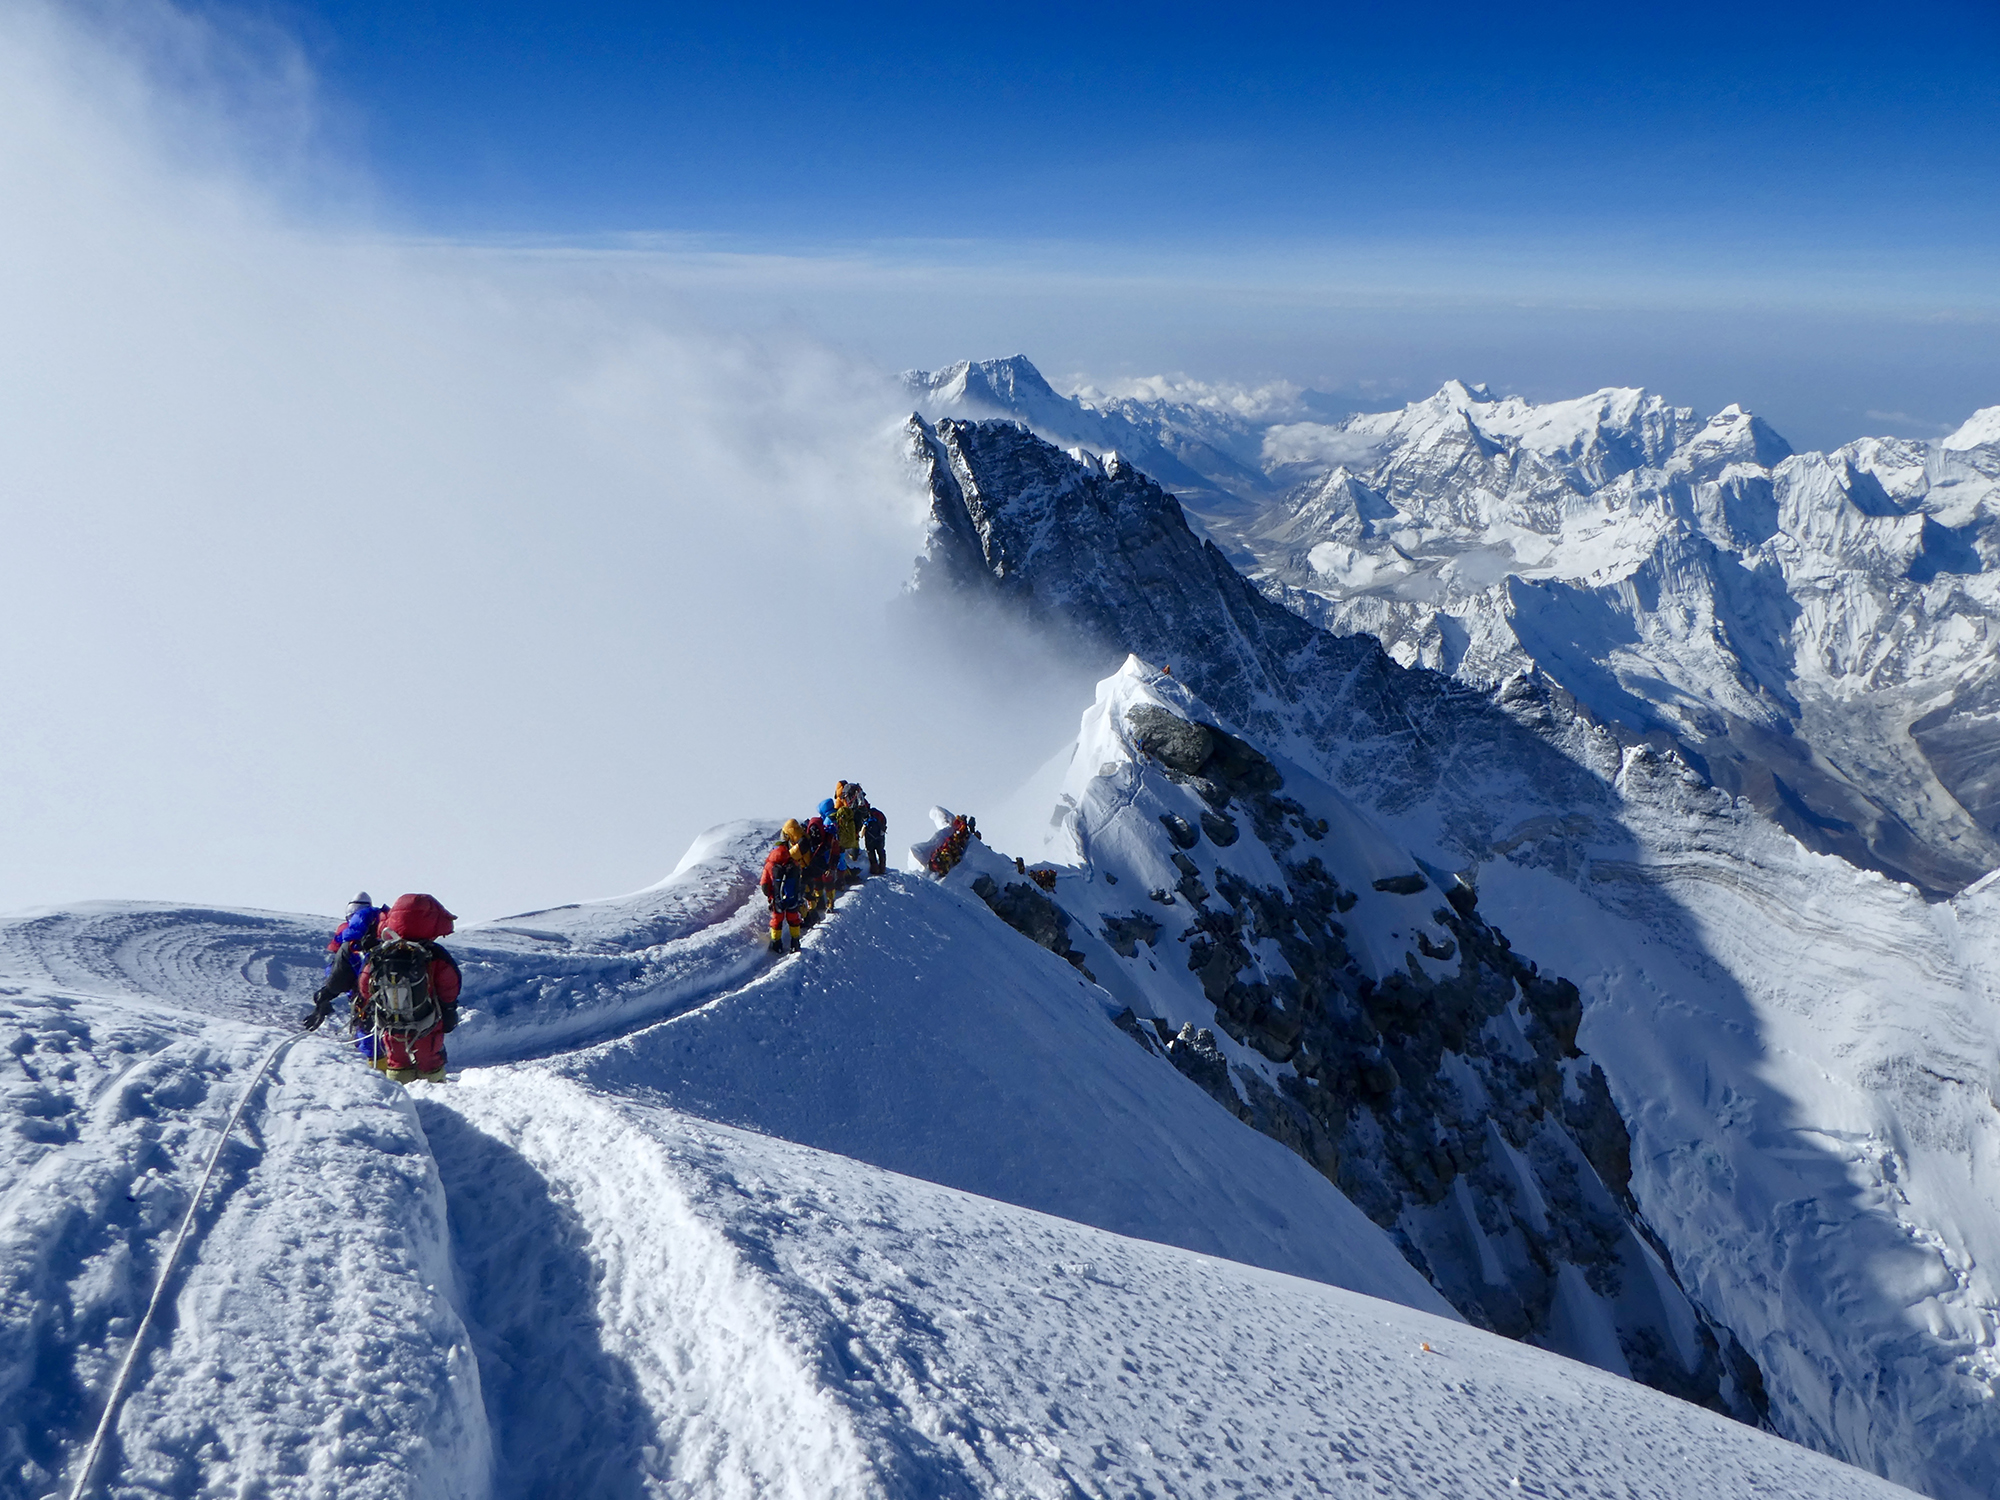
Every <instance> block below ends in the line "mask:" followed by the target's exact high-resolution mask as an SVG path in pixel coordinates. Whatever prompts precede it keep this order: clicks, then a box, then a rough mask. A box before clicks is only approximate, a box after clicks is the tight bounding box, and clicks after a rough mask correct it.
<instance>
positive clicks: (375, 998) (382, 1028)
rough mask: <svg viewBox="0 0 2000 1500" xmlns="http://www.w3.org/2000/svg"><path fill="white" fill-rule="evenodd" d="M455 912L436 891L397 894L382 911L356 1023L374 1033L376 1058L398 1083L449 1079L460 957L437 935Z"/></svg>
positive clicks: (356, 1008)
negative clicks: (447, 1043) (448, 1038)
mask: <svg viewBox="0 0 2000 1500" xmlns="http://www.w3.org/2000/svg"><path fill="white" fill-rule="evenodd" d="M452 922H453V918H452V914H451V913H450V912H448V911H446V910H445V909H444V907H443V905H441V904H440V903H439V901H438V900H437V898H436V897H434V896H417V895H412V896H399V897H397V899H396V904H395V905H394V906H392V907H390V908H389V909H388V910H387V911H385V912H384V913H382V919H381V922H380V923H379V925H378V926H377V929H376V938H377V941H376V944H375V948H374V951H373V952H371V953H370V954H369V955H368V962H367V963H366V964H365V965H364V966H363V967H362V970H361V982H360V985H359V988H358V991H357V993H356V995H355V999H354V1029H355V1031H356V1032H357V1033H360V1032H366V1033H367V1034H368V1035H369V1036H371V1037H372V1038H373V1039H374V1044H375V1045H374V1047H373V1049H372V1050H373V1054H374V1059H375V1066H376V1067H378V1068H380V1069H381V1070H382V1071H383V1072H384V1073H387V1074H388V1075H389V1076H390V1077H391V1078H393V1079H395V1080H396V1081H397V1082H398V1083H409V1082H411V1081H412V1080H415V1079H423V1080H425V1081H426V1082H430V1083H443V1082H444V1066H445V1056H444V1038H445V1033H446V1032H448V1031H450V1030H452V1029H453V1028H454V1027H456V1026H457V1025H458V994H459V988H460V984H461V979H460V975H459V972H458V960H456V959H455V958H453V957H452V956H451V955H450V954H449V953H447V952H446V951H445V950H444V949H443V948H442V947H440V946H439V945H438V942H437V940H438V939H439V938H441V937H447V936H449V935H450V933H451V930H452Z"/></svg>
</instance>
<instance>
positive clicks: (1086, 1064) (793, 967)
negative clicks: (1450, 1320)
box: [552, 875, 1455, 1316]
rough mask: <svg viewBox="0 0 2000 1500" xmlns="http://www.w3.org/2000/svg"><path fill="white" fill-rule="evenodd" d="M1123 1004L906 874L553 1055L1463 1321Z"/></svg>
mask: <svg viewBox="0 0 2000 1500" xmlns="http://www.w3.org/2000/svg"><path fill="white" fill-rule="evenodd" d="M1108 1000H1109V997H1107V996H1106V995H1105V994H1104V992H1103V991H1101V990H1099V989H1097V988H1096V987H1095V986H1093V985H1089V984H1086V983H1085V982H1084V981H1083V980H1082V979H1080V978H1079V977H1078V975H1077V973H1076V971H1075V970H1074V969H1072V968H1071V967H1070V966H1069V965H1068V964H1066V963H1064V962H1063V961H1062V960H1060V959H1058V958H1056V957H1055V956H1054V955H1053V954H1050V953H1048V952H1046V951H1044V950H1042V949H1040V948H1037V947H1035V946H1033V945H1032V944H1030V943H1028V942H1026V941H1024V940H1023V939H1022V938H1021V937H1020V936H1019V935H1017V934H1016V933H1014V932H1013V931H1011V930H1010V929H1008V928H1007V927H1005V926H1003V925H1002V924H1001V923H1000V922H999V920H998V919H997V918H995V917H994V916H993V915H992V914H991V913H990V912H989V911H988V910H987V909H986V907H985V905H984V904H983V903H981V902H980V901H978V900H977V899H976V898H974V897H971V896H969V895H966V894H963V893H961V892H959V891H957V890H955V889H949V888H946V887H943V886H940V885H938V884H937V883H936V882H934V881H932V880H931V879H930V878H929V877H927V876H905V875H892V876H889V877H886V878H884V879H878V880H871V881H869V882H868V883H867V884H865V885H864V886H862V887H861V888H860V889H859V890H858V891H856V892H854V893H852V894H851V895H849V896H847V897H846V898H844V899H843V901H842V909H841V911H840V912H839V913H838V914H837V915H836V917H835V918H834V919H833V920H832V921H830V922H828V923H825V924H823V925H822V926H820V927H818V928H816V929H815V930H814V931H813V932H812V933H811V934H809V935H808V937H807V939H806V944H805V947H804V949H803V950H802V951H801V952H800V954H798V955H797V956H796V957H793V958H790V959H787V960H785V961H784V962H782V963H780V964H779V965H778V966H777V967H776V968H775V969H773V970H772V971H771V972H769V973H767V974H765V975H762V976H761V977H759V978H758V979H756V980H754V981H753V982H752V983H750V984H748V985H745V986H744V987H743V988H742V989H740V990H737V991H734V992H733V993H730V994H728V995H725V996H722V997H721V998H719V999H717V1000H715V1001H713V1002H711V1003H710V1004H708V1005H706V1006H703V1007H701V1008H700V1009H698V1010H695V1011H691V1012H689V1013H687V1014H684V1015H681V1016H677V1017H675V1018H673V1019H672V1020H669V1021H666V1022H662V1023H661V1024H659V1025H657V1026H653V1027H649V1028H647V1029H646V1030H644V1031H640V1032H637V1033H635V1034H633V1035H631V1036H629V1037H626V1038H623V1039H622V1040H620V1041H617V1042H611V1043H607V1044H605V1045H603V1046H600V1047H597V1048H593V1049H590V1050H587V1051H584V1052H580V1053H577V1054H575V1055H573V1056H571V1057H568V1058H565V1059H563V1060H561V1061H560V1062H557V1063H555V1064H553V1065H552V1066H554V1067H556V1068H557V1069H558V1070H559V1071H561V1072H563V1073H565V1074H568V1075H569V1076H571V1077H575V1078H578V1079H580V1080H583V1081H585V1082H587V1083H589V1084H590V1085H592V1086H593V1087H596V1088H600V1089H606V1090H611V1091H616V1092H624V1093H629V1094H632V1095H634V1096H637V1097H641V1098H646V1099H649V1100H653V1101H657V1102H660V1103H664V1104H669V1105H671V1106H673V1107H674V1108H676V1109H679V1110H683V1111H686V1112H688V1113H690V1114H696V1115H701V1116H703V1117H705V1118H708V1119H713V1120H718V1121H722V1122H725V1123H729V1124H734V1125H747V1126H750V1127H751V1128H754V1129H757V1130H761V1131H764V1132H767V1133H769V1134H772V1135H778V1136H783V1137H785V1138H786V1139H788V1140H794V1141H799V1142H802V1143H804V1144H806V1145H811V1146H816V1147H818V1148H819V1149H821V1150H824V1151H832V1152H835V1153H837V1154H839V1155H841V1156H848V1157H853V1158H855V1159H856V1160H859V1161H864V1162H868V1163H871V1164H872V1165H875V1166H878V1167H887V1168H889V1169H890V1170H892V1171H896V1172H902V1173H906V1174H908V1175H910V1176H913V1177H922V1178H926V1179H928V1180H930V1181H933V1182H941V1183H945V1184H947V1185H949V1186H952V1187H957V1188H963V1189H965V1190H966V1191H968V1192H974V1193H978V1194H981V1195H982V1196H985V1197H989V1198H998V1199H1000V1200H1002V1201H1004V1202H1008V1203H1016V1204H1020V1205H1022V1206H1024V1207H1028V1208H1034V1209H1038V1210H1040V1211H1042V1212H1044V1213H1051V1214H1057V1215H1059V1216H1061V1217H1063V1218H1067V1219H1075V1220H1077V1221H1079V1222H1081V1223H1085V1224H1090V1225H1094V1226H1096V1227H1097V1228H1100V1229H1109V1230H1112V1231H1114V1232H1116V1233H1119V1234H1127V1235H1133V1236H1137V1237H1139V1238H1142V1239H1151V1240H1159V1241H1162V1242H1164V1243H1167V1244H1174V1245H1180V1246H1182V1247H1184V1248H1187V1249H1190V1250H1198V1251H1201V1252H1203V1253H1204V1254H1209V1255H1218V1256H1224V1257H1226V1258H1228V1259H1231V1260H1240V1261H1244V1262H1246V1263H1248V1264H1251V1265H1259V1266H1264V1267H1267V1268H1269V1269H1272V1270H1278V1271H1284V1272H1288V1273H1290V1274H1293V1275H1298V1276H1306V1277H1311V1278H1313V1279H1315V1280H1320V1281H1328V1282H1332V1283H1333V1284H1335V1285H1338V1286H1345V1287H1348V1288H1351V1289H1353V1290H1355V1291H1361V1292H1366V1293H1368V1294H1369V1295H1372V1296H1379V1297H1386V1298H1389V1299H1391V1300H1393V1301H1397V1302H1401V1303H1404V1304H1406V1305H1408V1306H1413V1307H1421V1308H1425V1309H1428V1310H1431V1311H1435V1312H1439V1313H1442V1314H1445V1315H1447V1316H1455V1315H1454V1314H1451V1313H1450V1310H1449V1308H1448V1306H1447V1304H1446V1303H1445V1302H1444V1301H1443V1299H1442V1298H1440V1297H1439V1296H1438V1295H1437V1293H1436V1292H1435V1291H1433V1290H1432V1288H1431V1287H1430V1285H1429V1284H1428V1283H1427V1282H1425V1281H1424V1280H1423V1278H1422V1277H1421V1276H1419V1275H1418V1274H1417V1272H1416V1271H1415V1270H1413V1269H1412V1268H1411V1267H1410V1265H1409V1263H1408V1262H1407V1261H1405V1260H1404V1259H1403V1257H1402V1255H1401V1253H1400V1252H1399V1251H1397V1250H1396V1248H1395V1247H1394V1245H1393V1243H1392V1242H1391V1241H1390V1239H1389V1237H1388V1236H1387V1235H1386V1234H1385V1233H1384V1232H1383V1231H1382V1230H1380V1229H1379V1228H1377V1227H1376V1226H1375V1225H1374V1224H1373V1223H1371V1222H1369V1220H1368V1219H1367V1218H1366V1217H1365V1216H1364V1215H1363V1214H1362V1213H1361V1212H1360V1210H1358V1209H1356V1208H1355V1207H1354V1205H1353V1204H1351V1203H1349V1202H1348V1201H1347V1199H1346V1198H1345V1197H1343V1196H1342V1195H1341V1194H1340V1192H1339V1190H1338V1189H1336V1188H1335V1187H1334V1186H1333V1185H1332V1184H1331V1183H1329V1182H1328V1181H1327V1180H1326V1179H1325V1178H1324V1177H1322V1176H1320V1174H1319V1173H1317V1172H1315V1171H1314V1170H1313V1169H1312V1168H1311V1167H1309V1166H1307V1165H1306V1163H1304V1162H1303V1161H1301V1160H1299V1158H1298V1157H1296V1156H1294V1155H1293V1154H1292V1153H1291V1152H1290V1151H1287V1150H1286V1149H1285V1148H1284V1147H1282V1146H1280V1145H1279V1144H1278V1143H1277V1142H1275V1141H1273V1140H1271V1139H1269V1138H1268V1137H1266V1136H1262V1135H1260V1134H1258V1133H1257V1132H1256V1131H1253V1130H1251V1129H1250V1128H1249V1127H1247V1126H1245V1125H1243V1124H1241V1123H1240V1122H1239V1121H1237V1120H1234V1119H1232V1118H1230V1117H1229V1116H1228V1115H1226V1114H1224V1113H1223V1112H1222V1111H1220V1110H1218V1109H1217V1108H1216V1107H1215V1105H1214V1103H1213V1102H1212V1101H1211V1100H1210V1099H1209V1098H1208V1096H1207V1095H1206V1094H1204V1093H1203V1092H1202V1091H1201V1090H1200V1088H1198V1087H1197V1086H1196V1085H1195V1084H1193V1083H1191V1082H1189V1081H1188V1080H1187V1079H1185V1078H1183V1077H1181V1076H1180V1075H1179V1074H1177V1073H1175V1072H1173V1071H1171V1070H1168V1069H1163V1068H1160V1067H1158V1066H1156V1065H1155V1063H1154V1060H1153V1059H1151V1058H1149V1057H1148V1056H1147V1055H1146V1054H1145V1053H1144V1052H1142V1051H1141V1050H1140V1049H1139V1048H1137V1047H1135V1046H1133V1045H1132V1043H1131V1041H1130V1040H1129V1039H1127V1038H1126V1036H1125V1035H1124V1034H1123V1033H1122V1032H1120V1031H1119V1030H1118V1029H1117V1028H1116V1027H1115V1026H1113V1025H1112V1024H1111V1022H1110V1014H1111V1012H1112V1011H1113V1010H1115V1009H1116V1008H1117V1006H1116V1005H1115V1004H1111V1003H1108Z"/></svg>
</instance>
